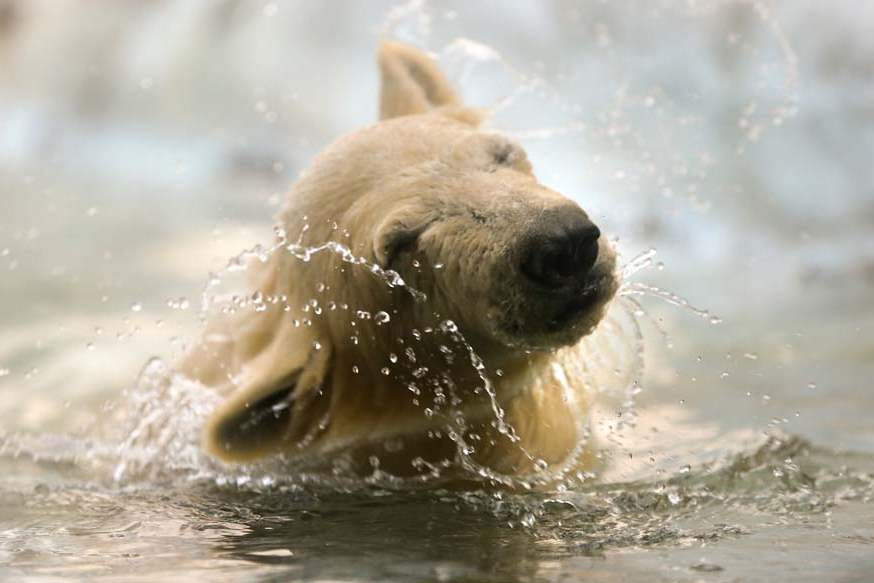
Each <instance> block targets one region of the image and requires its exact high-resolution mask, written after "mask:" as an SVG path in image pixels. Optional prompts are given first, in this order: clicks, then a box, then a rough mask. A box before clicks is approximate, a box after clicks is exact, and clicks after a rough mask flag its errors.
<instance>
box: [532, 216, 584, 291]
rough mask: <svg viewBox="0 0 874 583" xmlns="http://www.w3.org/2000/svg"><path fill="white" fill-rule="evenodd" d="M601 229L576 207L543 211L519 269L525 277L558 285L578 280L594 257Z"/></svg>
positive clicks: (565, 284)
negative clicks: (548, 213)
mask: <svg viewBox="0 0 874 583" xmlns="http://www.w3.org/2000/svg"><path fill="white" fill-rule="evenodd" d="M600 236H601V231H600V230H599V229H598V227H596V226H595V225H594V224H593V223H592V222H591V221H589V219H588V217H587V216H586V215H585V213H583V212H582V211H581V210H579V209H578V208H573V209H571V210H568V211H567V212H563V213H553V214H551V215H544V217H543V219H542V220H539V221H538V222H537V224H536V226H535V227H534V231H533V234H532V236H531V237H530V238H529V240H528V241H527V242H526V246H525V251H524V252H523V254H522V264H521V269H522V273H523V274H524V275H525V277H527V278H528V279H529V280H531V281H533V282H535V283H537V284H539V285H542V286H545V287H548V288H552V289H555V288H560V287H564V286H567V285H569V284H572V283H575V282H578V281H581V280H582V279H583V278H585V276H586V275H587V274H588V273H589V271H590V270H591V269H592V266H593V265H595V261H596V260H597V259H598V238H599V237H600Z"/></svg>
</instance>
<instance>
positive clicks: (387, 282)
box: [180, 42, 618, 485]
mask: <svg viewBox="0 0 874 583" xmlns="http://www.w3.org/2000/svg"><path fill="white" fill-rule="evenodd" d="M378 61H379V68H380V71H381V76H382V80H381V96H380V117H381V119H380V121H379V122H378V123H376V124H374V125H371V126H369V127H366V128H364V129H361V130H358V131H356V132H353V133H351V134H349V135H346V136H344V137H342V138H340V139H339V140H337V141H336V142H335V143H333V144H332V145H331V146H329V147H328V148H327V149H326V150H325V151H324V152H323V153H322V154H321V155H319V156H318V157H317V158H316V160H315V161H314V162H313V164H312V166H311V168H309V170H308V171H306V172H305V173H303V174H302V176H301V178H300V179H299V180H298V181H297V183H296V184H295V185H294V186H293V188H292V190H291V192H290V194H289V196H288V199H287V202H286V204H285V206H284V208H283V210H282V211H281V213H280V215H279V224H278V227H277V239H276V243H275V245H274V246H273V248H272V249H271V250H270V251H269V252H268V253H265V254H264V256H263V257H261V258H260V259H257V260H255V261H254V263H253V265H251V266H250V267H249V275H250V279H251V285H252V289H251V294H252V295H251V296H249V300H247V301H246V302H238V304H237V305H235V306H232V307H231V308H230V309H228V310H226V312H229V313H227V314H224V315H223V316H222V317H221V318H219V319H217V320H216V321H214V322H212V323H211V324H209V326H208V328H207V330H206V333H205V334H204V336H203V339H202V340H201V341H200V343H199V344H198V345H197V346H196V347H195V348H194V349H193V350H192V351H191V352H190V353H189V354H188V355H187V357H186V358H184V359H183V362H182V363H181V365H180V370H181V371H182V372H183V373H184V374H185V375H187V376H188V377H190V378H192V379H195V380H197V381H199V382H201V383H203V384H206V385H209V386H211V387H213V388H215V390H218V391H221V392H222V393H225V394H228V397H227V399H226V400H225V402H224V404H223V405H221V406H220V407H219V408H218V409H217V410H216V411H215V412H214V413H213V414H212V416H211V417H210V418H209V419H208V421H207V423H206V425H205V428H204V431H203V444H204V447H205V449H206V450H207V451H208V452H209V453H210V454H212V455H213V456H215V457H217V458H219V459H220V460H222V461H225V462H250V461H253V460H256V459H259V458H262V457H264V456H268V455H277V454H281V455H282V456H284V457H285V458H287V459H288V460H290V461H292V462H294V463H300V464H302V465H313V464H315V465H317V466H322V467H326V468H333V469H334V470H335V471H337V468H338V467H340V466H342V467H343V468H345V469H346V470H351V471H353V472H355V473H357V474H360V473H362V472H363V473H365V474H366V473H370V472H373V471H374V470H375V469H378V470H379V471H381V472H384V473H386V474H389V475H393V476H400V477H408V478H424V477H434V476H440V477H441V478H446V479H454V480H468V479H473V480H477V481H480V482H482V481H490V482H500V483H504V484H509V485H513V484H514V483H516V481H517V480H519V481H522V480H528V482H525V483H528V484H530V483H533V482H532V480H533V481H537V479H538V478H537V476H550V478H549V479H553V478H555V476H556V475H558V473H566V472H567V471H573V472H578V471H581V470H587V469H589V468H591V467H592V465H593V464H594V463H595V460H594V455H593V449H592V447H591V445H590V444H588V443H587V441H586V434H587V431H588V429H587V422H586V413H587V408H588V406H589V398H590V395H589V394H588V392H589V388H590V387H588V386H587V383H586V382H585V381H584V380H583V379H578V378H574V376H575V373H574V372H573V371H572V370H570V369H569V368H568V367H567V366H566V365H567V363H566V362H565V361H564V360H566V358H565V359H564V360H563V358H564V357H563V356H562V355H563V354H566V353H567V352H568V350H569V349H568V348H567V347H573V346H574V345H575V344H577V343H578V342H579V341H580V340H581V338H583V337H584V336H586V335H587V334H589V333H590V332H592V331H593V330H594V329H595V327H596V326H597V325H598V324H599V322H600V321H601V320H602V318H603V317H604V314H605V310H606V307H607V305H608V303H609V302H610V300H611V299H612V298H613V296H614V295H615V293H616V290H617V286H618V283H617V281H618V278H617V275H616V268H615V264H616V261H615V253H614V252H613V250H612V249H611V246H610V245H609V243H608V242H607V241H606V240H605V237H603V236H602V235H601V233H600V231H599V229H598V227H597V226H596V225H595V224H593V222H592V221H591V220H590V218H589V216H588V215H587V214H586V213H585V212H584V211H583V210H582V209H581V208H580V207H579V206H578V205H577V204H576V203H575V202H573V201H571V200H570V199H568V198H567V197H565V196H563V195H561V194H559V193H557V192H555V191H553V190H550V189H549V188H547V187H545V186H543V185H542V184H540V183H539V182H538V181H537V179H536V178H535V176H534V174H533V173H532V168H531V164H530V163H529V161H528V159H527V157H526V154H525V151H524V150H523V149H522V147H520V145H519V144H517V143H515V142H514V141H512V140H510V139H508V138H507V137H504V136H502V135H500V134H498V133H495V132H491V131H484V130H483V129H481V128H480V123H481V121H482V118H483V115H482V112H480V111H478V110H476V109H474V108H471V107H467V106H465V105H463V104H462V103H461V102H460V101H459V98H458V96H457V95H456V93H455V91H454V90H453V89H452V87H451V86H450V84H449V83H448V82H447V80H446V78H445V77H444V75H443V74H442V73H441V71H440V70H439V68H438V67H437V65H436V63H435V62H434V61H433V60H432V58H431V57H430V56H429V55H427V54H426V53H424V52H422V51H420V50H418V49H415V48H413V47H410V46H407V45H403V44H400V43H395V42H384V43H382V44H381V46H380V49H379V58H378ZM540 481H541V482H545V481H547V479H546V478H543V479H541V480H540Z"/></svg>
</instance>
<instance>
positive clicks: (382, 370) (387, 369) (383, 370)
mask: <svg viewBox="0 0 874 583" xmlns="http://www.w3.org/2000/svg"><path fill="white" fill-rule="evenodd" d="M379 372H381V373H382V374H383V375H385V376H388V375H390V374H391V371H390V370H389V368H388V367H387V366H384V367H382V368H381V369H379Z"/></svg>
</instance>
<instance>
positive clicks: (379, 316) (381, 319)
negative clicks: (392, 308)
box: [373, 312, 391, 324]
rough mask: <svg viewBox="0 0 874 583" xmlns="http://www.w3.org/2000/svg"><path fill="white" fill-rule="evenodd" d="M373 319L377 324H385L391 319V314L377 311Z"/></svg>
mask: <svg viewBox="0 0 874 583" xmlns="http://www.w3.org/2000/svg"><path fill="white" fill-rule="evenodd" d="M373 319H374V320H375V321H376V323H377V324H385V323H386V322H388V321H389V320H391V316H389V315H388V314H387V313H386V312H377V313H376V314H375V315H374V316H373Z"/></svg>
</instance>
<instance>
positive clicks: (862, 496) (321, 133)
mask: <svg viewBox="0 0 874 583" xmlns="http://www.w3.org/2000/svg"><path fill="white" fill-rule="evenodd" d="M468 4H469V3H446V4H445V6H444V5H439V6H438V5H436V4H430V3H427V2H410V3H405V4H403V5H401V6H396V5H395V4H394V3H385V4H382V5H379V6H377V5H376V4H371V3H368V7H367V8H366V9H365V8H364V7H362V6H359V5H357V4H350V5H347V6H345V9H344V10H337V9H336V8H335V7H332V8H320V7H318V5H316V4H313V5H306V4H300V5H294V6H293V7H292V6H291V5H286V4H284V3H240V4H239V6H235V7H230V4H228V6H225V7H224V8H220V7H218V6H219V5H216V6H217V7H216V8H214V9H212V11H210V9H204V8H196V7H195V4H190V3H185V2H164V3H156V4H155V5H154V7H153V8H146V5H145V4H143V5H138V4H137V3H128V4H126V5H124V6H122V5H120V4H119V5H118V7H116V8H113V9H111V10H109V9H106V10H105V11H104V12H102V17H101V19H97V18H85V17H75V16H72V15H71V14H67V13H64V10H67V8H64V6H65V4H62V3H51V2H43V3H40V2H31V3H26V4H22V5H24V6H31V7H34V8H28V9H27V10H25V11H23V12H21V14H22V15H23V16H22V17H21V20H20V21H18V22H19V24H17V25H15V26H20V27H22V28H21V30H24V31H25V32H24V33H21V34H20V35H18V36H16V35H7V36H4V37H3V38H2V39H0V61H2V62H3V64H4V65H5V66H4V67H3V68H2V71H3V73H0V118H4V119H6V120H11V121H10V122H9V123H8V126H9V128H10V131H4V132H2V135H0V188H2V193H3V206H4V216H3V217H2V219H0V272H2V275H0V282H2V283H0V289H2V295H0V298H2V300H3V301H2V305H0V323H2V326H0V579H6V580H16V581H18V580H34V581H46V580H56V579H65V580H66V579H74V580H107V581H108V580H124V581H130V580H137V579H140V580H144V581H145V580H148V581H153V580H156V579H159V580H180V581H181V580H191V579H201V578H203V579H205V578H210V579H215V580H225V579H227V580H239V579H241V578H242V579H246V580H250V579H253V580H287V579H295V580H320V581H338V580H339V581H496V582H497V581H515V580H519V581H562V580H570V581H576V580H594V581H616V580H630V581H709V580H713V581H735V580H742V581H775V580H795V581H867V580H870V575H869V573H870V572H871V571H872V567H874V527H872V526H871V525H872V524H874V510H872V508H874V505H872V499H871V498H872V489H874V426H872V424H871V422H870V414H869V412H870V411H872V410H874V400H872V399H874V397H872V395H874V393H872V392H871V391H870V390H869V389H870V385H871V382H870V379H871V378H872V377H874V334H872V331H874V304H872V302H871V297H874V294H872V287H874V279H872V277H871V265H874V263H872V261H874V259H872V258H874V248H872V246H871V245H872V243H871V238H870V232H871V228H872V226H874V219H872V217H874V214H872V212H871V210H872V207H871V203H870V200H871V199H870V192H869V190H866V188H867V186H866V185H869V184H871V183H872V179H871V165H870V162H869V160H868V156H866V153H867V152H870V151H871V147H872V144H874V133H872V131H871V130H870V128H871V124H870V108H869V107H868V106H867V105H866V103H867V102H866V99H867V96H869V95H871V91H872V86H871V82H870V79H872V78H874V77H872V75H871V74H870V73H871V72H870V70H869V69H870V65H869V64H870V62H871V59H870V58H867V57H866V56H868V57H870V55H872V54H874V47H872V45H871V43H870V35H869V32H868V28H867V27H866V22H868V21H870V18H869V16H872V15H871V14H869V13H870V9H869V8H865V7H861V6H860V5H859V4H858V3H855V2H850V1H848V2H838V3H836V4H830V5H829V6H828V7H824V5H819V4H817V3H815V2H722V3H715V4H713V5H706V6H705V5H701V3H688V2H679V1H678V2H663V3H659V4H658V6H655V5H651V4H639V3H633V2H631V3H627V4H615V3H614V4H604V3H588V2H579V3H575V2H556V3H554V4H553V5H549V6H544V5H543V4H542V3H534V2H532V3H526V2H514V3H511V4H509V5H505V6H504V7H503V8H502V11H501V17H502V18H504V19H506V23H507V25H506V26H504V25H502V26H500V27H496V26H494V18H495V9H494V7H492V6H489V5H482V6H479V5H470V6H469V5H468ZM126 11H127V12H126ZM134 12H136V14H134ZM329 13H330V14H329ZM91 16H94V15H93V14H92V15H91ZM328 16H330V18H328ZM0 21H2V22H6V20H3V19H0ZM168 22H173V23H175V24H174V28H173V30H165V26H166V23H168ZM811 22H815V23H816V26H815V27H813V29H815V34H814V33H811V30H812V28H811ZM47 23H63V24H57V25H56V26H57V27H59V28H51V27H48V25H47ZM325 23H328V24H325ZM0 26H2V24H0ZM53 26H55V25H53ZM119 27H122V28H123V29H124V30H125V34H122V35H118V34H115V33H112V31H113V30H119ZM320 27H326V28H324V30H322V29H321V28H320ZM155 30H161V31H162V33H166V36H167V38H168V39H170V40H169V41H168V42H167V43H162V45H161V46H160V47H157V46H156V45H155V43H154V42H153V40H152V39H153V35H154V34H155ZM379 30H390V31H392V32H393V33H394V34H396V35H398V36H400V37H402V38H404V39H406V40H412V41H414V42H418V43H422V44H425V45H427V46H429V47H430V48H432V49H433V50H434V51H435V52H436V53H438V54H439V55H440V57H441V59H442V60H443V62H444V65H446V66H447V67H448V68H449V69H451V70H452V74H453V75H454V78H455V79H456V80H458V81H459V82H461V83H462V85H463V88H464V94H465V96H466V97H467V98H469V99H470V100H471V101H475V102H477V103H481V104H485V105H487V106H489V107H490V108H491V109H492V110H493V111H494V118H493V120H492V126H493V127H496V128H500V129H502V130H505V131H508V132H509V133H512V134H513V135H514V136H516V137H517V138H518V139H520V140H522V141H523V144H524V145H525V146H526V148H527V149H528V150H529V154H530V156H531V158H532V160H533V163H534V166H535V168H536V169H537V170H538V173H539V175H540V176H541V177H542V178H543V179H544V180H545V181H546V182H547V184H549V185H550V186H553V187H555V188H556V189H558V190H560V191H562V192H566V193H569V194H571V195H572V196H574V197H576V198H578V200H579V201H580V202H581V204H583V205H584V206H585V208H586V209H587V210H590V211H591V212H592V214H593V216H595V217H596V219H597V220H598V221H599V223H600V224H602V225H603V226H604V227H605V231H606V232H610V233H611V234H615V235H618V236H619V237H620V241H619V243H618V245H619V248H620V250H622V251H623V253H625V254H626V255H625V256H626V257H627V258H629V259H628V260H627V261H625V266H626V269H625V272H624V276H625V278H626V283H625V285H624V287H623V294H624V295H623V297H622V300H621V302H620V304H618V305H619V307H621V308H622V312H621V313H619V314H618V315H617V316H616V317H617V318H619V321H617V322H615V324H614V325H616V326H620V327H622V329H623V330H625V331H626V332H630V333H629V335H628V338H630V339H633V340H632V341H631V343H630V348H629V347H628V346H624V347H617V349H621V350H622V351H623V352H622V363H623V366H622V370H621V371H620V374H618V375H616V376H617V378H616V382H615V384H616V387H615V390H605V391H604V393H605V394H603V395H602V397H603V400H602V405H601V408H600V410H599V411H597V412H595V413H596V414H595V417H594V418H595V430H596V431H597V432H598V434H599V435H601V436H602V438H603V442H604V451H605V452H607V454H608V455H609V457H610V464H609V465H608V467H607V469H606V470H605V471H604V472H602V473H600V474H599V476H598V479H597V480H586V481H584V482H583V484H581V485H580V484H576V485H575V486H574V487H573V488H572V489H569V490H565V491H558V490H556V491H551V492H548V493H532V492H529V493H519V492H516V493H510V492H500V491H498V492H496V491H477V492H459V491H450V490H444V489H441V488H440V486H439V484H429V485H428V488H427V489H423V488H422V487H421V486H418V485H415V484H409V483H404V484H398V483H397V482H396V481H392V480H390V479H386V478H385V477H384V476H379V475H375V476H372V477H371V478H370V479H365V480H361V479H355V478H352V477H349V476H342V475H341V476H332V477H330V478H328V477H326V476H324V475H320V474H310V473H307V472H299V471H291V470H290V469H289V468H288V467H287V466H284V465H283V464H282V463H281V462H268V463H264V464H260V465H257V466H249V467H242V468H240V467H236V468H232V467H227V466H222V465H220V464H217V463H216V462H214V461H212V460H209V459H207V458H206V457H204V456H203V454H202V453H201V452H200V450H199V449H198V448H197V447H196V443H197V434H198V423H199V422H200V421H201V420H202V419H203V417H204V416H205V415H206V414H207V413H208V412H209V411H210V410H211V409H212V407H214V405H215V403H216V401H217V397H215V396H214V395H212V394H210V393H208V392H204V391H203V390H202V388H201V387H199V386H197V385H196V384H194V383H186V382H185V381H183V380H181V379H173V378H172V376H171V375H170V373H169V372H168V371H167V369H166V364H165V363H170V362H173V361H174V360H175V359H176V358H178V356H179V355H180V354H182V353H184V352H185V349H186V345H187V344H188V343H189V342H190V341H191V339H192V338H194V337H195V336H196V334H197V330H198V328H199V326H200V323H201V317H202V314H203V313H204V312H205V311H209V310H214V309H220V302H219V303H215V302H213V301H212V299H211V298H212V297H213V296H214V295H215V294H218V293H219V292H220V291H223V288H224V286H225V285H226V284H230V283H232V282H231V280H232V279H233V277H234V274H237V275H239V269H238V267H239V265H240V262H231V264H228V258H229V257H238V256H240V251H241V250H242V249H249V250H250V251H249V252H247V253H244V254H243V256H242V257H253V256H254V257H257V256H258V255H259V254H263V253H268V252H271V249H270V248H267V247H256V246H255V245H256V244H257V243H259V242H260V243H261V244H262V245H263V244H264V243H266V242H268V241H270V240H271V238H272V236H273V235H275V233H271V230H270V224H269V222H268V217H269V215H270V214H272V213H273V212H275V210H276V207H277V205H278V204H279V200H281V196H282V193H283V192H284V191H285V190H286V188H287V185H288V183H289V182H290V181H291V180H293V178H294V176H295V175H296V173H297V172H298V171H299V170H301V169H302V168H304V167H305V166H306V164H307V162H308V160H309V159H310V158H311V156H312V155H313V154H314V153H315V152H316V151H317V150H319V149H320V148H321V147H322V146H323V145H324V144H325V143H327V142H328V141H329V140H330V139H332V138H333V137H335V136H336V135H339V134H341V133H343V132H345V131H348V130H350V129H352V128H355V127H359V126H361V125H363V124H365V123H369V122H370V121H371V120H372V118H373V115H374V114H373V111H374V107H372V105H373V104H374V103H375V102H376V98H375V83H374V79H375V78H374V70H373V65H372V56H371V55H372V51H373V45H374V42H375V39H374V36H373V34H371V33H372V32H373V31H379ZM319 31H321V32H320V33H319ZM368 31H370V32H368ZM329 33H330V34H329ZM338 35H339V37H340V38H342V40H341V41H339V44H338V41H337V40H336V39H337V38H338ZM520 38H525V39H529V40H528V41H526V42H525V43H520V42H519V39H520ZM8 39H14V40H13V41H9V40H8ZM173 39H176V40H173ZM182 39H184V42H183V40H182ZM219 39H222V40H219ZM261 39H269V40H270V42H262V41H261ZM86 41H87V42H86ZM16 47H17V48H16ZM277 47H280V48H281V50H277ZM217 52H218V53H219V54H221V55H222V57H223V58H221V59H213V60H216V61H217V62H221V63H222V66H221V67H220V68H215V67H213V66H211V65H210V64H209V63H207V62H204V60H203V57H202V55H206V54H208V55H212V56H215V54H216V53H217ZM62 58H63V59H64V60H65V62H68V66H65V67H63V71H64V74H63V75H60V76H59V75H55V74H53V75H45V74H44V73H43V71H55V72H57V71H58V69H57V67H47V66H46V64H56V63H58V62H60V60H61V59H62ZM82 63H87V65H85V64H82ZM328 65H330V67H328ZM329 69H330V70H331V71H332V74H331V75H330V76H326V75H325V71H326V70H329ZM316 78H318V79H321V80H322V83H320V84H319V86H318V87H312V86H309V85H307V84H304V83H300V82H299V80H300V79H316ZM95 79H96V80H97V81H96V82H95ZM215 87H223V88H224V91H221V92H219V94H216V91H215V90H214V89H215ZM326 87H328V88H330V89H331V90H330V91H325V88H326ZM350 88H356V89H355V91H354V93H355V95H359V94H360V95H361V96H362V98H361V99H357V98H356V99H354V100H350V99H349V94H350ZM155 120H158V121H160V123H157V122H156V121H155ZM650 247H655V248H657V249H658V253H657V254H654V253H652V252H649V251H646V250H647V249H649V248H650ZM298 251H301V250H298ZM273 252H275V250H274V251H273ZM320 252H339V253H342V249H341V248H339V247H336V248H327V247H326V248H325V250H323V251H320ZM351 259H352V260H353V261H354V260H355V258H354V257H353V258H351ZM660 262H664V265H663V266H662V265H661V263H660ZM350 265H351V264H350ZM355 268H362V269H365V268H367V266H366V265H360V266H355ZM235 269H236V271H235ZM210 274H211V275H210ZM382 275H384V276H387V277H388V281H389V282H392V281H394V282H395V283H398V284H400V283H402V282H397V281H396V280H393V277H392V275H391V274H382ZM380 276H381V275H380V274H375V277H380ZM674 294H679V295H674ZM656 296H658V297H656ZM681 296H682V297H681ZM683 298H687V299H683ZM326 299H327V298H326ZM244 300H245V301H243V305H242V306H241V309H257V306H258V304H259V303H263V301H264V298H261V299H260V300H258V299H256V298H244ZM672 304H674V305H672ZM676 304H679V305H676ZM690 304H691V306H694V309H691V308H690ZM320 306H321V307H323V308H324V309H329V308H328V307H327V304H326V303H324V302H320ZM338 309H340V308H338ZM350 309H353V310H354V307H350ZM629 315H630V316H631V317H629ZM716 315H718V318H717V316H716ZM623 316H624V317H623ZM699 316H700V317H699ZM314 317H315V316H314ZM371 317H372V318H381V317H382V316H379V315H378V314H376V313H374V314H371ZM715 318H716V319H718V320H721V322H720V323H717V324H714V323H712V322H714V321H716V320H714V319H715ZM461 348H462V346H461V345H459V346H458V349H459V352H458V353H459V354H460V355H465V353H464V352H463V351H462V350H461ZM465 356H471V355H465ZM154 357H158V359H157V360H155V359H153V358H154ZM399 357H400V358H404V356H403V355H399ZM640 359H643V360H645V361H646V367H645V371H644V372H643V374H641V372H640V371H641V370H643V369H642V368H641V364H640V362H639V360H640ZM387 362H389V360H388V359H387ZM471 364H472V366H476V360H475V358H473V359H472V360H471ZM144 366H145V368H144ZM137 379H139V380H138V381H137ZM496 414H497V412H496Z"/></svg>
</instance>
